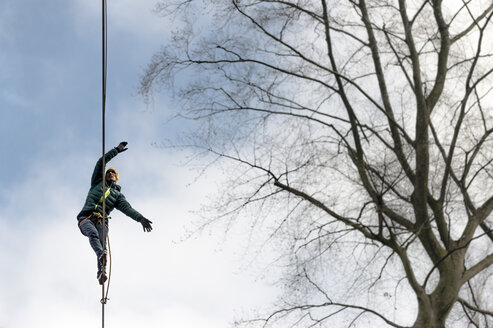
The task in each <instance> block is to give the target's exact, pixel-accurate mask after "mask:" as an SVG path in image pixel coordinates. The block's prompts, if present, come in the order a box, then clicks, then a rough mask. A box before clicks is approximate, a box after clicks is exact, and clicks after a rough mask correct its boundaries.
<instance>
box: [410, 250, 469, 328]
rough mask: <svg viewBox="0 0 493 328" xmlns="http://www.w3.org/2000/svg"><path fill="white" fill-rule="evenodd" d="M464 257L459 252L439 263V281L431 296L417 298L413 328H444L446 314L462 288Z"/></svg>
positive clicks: (461, 252)
mask: <svg viewBox="0 0 493 328" xmlns="http://www.w3.org/2000/svg"><path fill="white" fill-rule="evenodd" d="M464 255H465V252H464V250H460V251H457V252H454V253H453V254H452V255H449V256H447V258H446V259H444V260H443V261H442V263H440V265H439V266H438V270H439V273H440V280H439V282H438V285H437V286H436V288H435V290H434V291H433V292H432V293H431V294H422V295H421V296H418V317H417V318H416V321H415V323H414V325H413V328H445V322H446V320H447V317H448V314H449V313H450V310H452V307H453V306H454V304H455V302H456V301H457V297H458V294H459V290H460V288H461V286H462V279H461V278H462V275H463V273H464Z"/></svg>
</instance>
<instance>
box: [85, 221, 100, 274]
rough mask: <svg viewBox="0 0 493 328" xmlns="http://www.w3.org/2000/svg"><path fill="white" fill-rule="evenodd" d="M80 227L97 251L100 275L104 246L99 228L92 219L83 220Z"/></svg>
mask: <svg viewBox="0 0 493 328" xmlns="http://www.w3.org/2000/svg"><path fill="white" fill-rule="evenodd" d="M79 227H80V231H81V232H82V234H83V235H84V236H86V237H87V238H89V243H90V244H91V247H92V249H93V250H94V252H95V253H96V256H97V261H98V274H97V276H98V277H99V275H100V273H101V265H100V264H99V257H100V256H101V254H103V246H102V244H101V240H100V237H99V232H98V229H96V227H95V226H94V223H93V222H92V221H91V220H85V221H83V222H82V223H81V224H80V226H79Z"/></svg>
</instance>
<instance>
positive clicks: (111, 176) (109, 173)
mask: <svg viewBox="0 0 493 328" xmlns="http://www.w3.org/2000/svg"><path fill="white" fill-rule="evenodd" d="M105 178H106V181H109V182H113V183H115V182H117V181H118V172H116V170H115V169H114V168H112V167H111V168H109V169H107V170H106V174H105Z"/></svg>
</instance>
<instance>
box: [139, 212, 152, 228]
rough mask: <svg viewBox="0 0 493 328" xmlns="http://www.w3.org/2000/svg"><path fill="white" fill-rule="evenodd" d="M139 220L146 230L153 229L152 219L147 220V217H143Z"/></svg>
mask: <svg viewBox="0 0 493 328" xmlns="http://www.w3.org/2000/svg"><path fill="white" fill-rule="evenodd" d="M139 222H140V223H141V224H142V228H144V232H151V231H152V226H151V223H152V221H149V220H147V219H146V218H145V217H143V216H142V217H141V218H140V220H139Z"/></svg>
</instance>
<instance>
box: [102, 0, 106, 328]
mask: <svg viewBox="0 0 493 328" xmlns="http://www.w3.org/2000/svg"><path fill="white" fill-rule="evenodd" d="M101 12H102V15H101V17H102V22H101V25H102V26H101V27H102V28H101V31H102V34H101V44H102V56H101V59H102V65H101V68H102V116H103V117H102V139H103V140H102V151H103V155H102V156H103V170H102V176H103V219H102V222H101V224H102V229H103V240H102V243H103V253H105V252H106V225H105V221H106V197H104V195H105V192H106V177H105V168H106V158H105V156H104V155H105V133H106V131H105V125H106V120H105V116H106V115H105V114H106V59H107V57H106V0H102V11H101ZM101 269H102V270H104V271H105V270H106V268H105V267H102V268H101ZM101 289H102V292H101V293H102V294H101V306H102V309H101V322H102V327H103V328H104V305H105V304H106V297H105V293H104V289H105V285H104V283H103V284H102V286H101Z"/></svg>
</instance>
